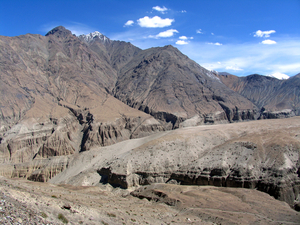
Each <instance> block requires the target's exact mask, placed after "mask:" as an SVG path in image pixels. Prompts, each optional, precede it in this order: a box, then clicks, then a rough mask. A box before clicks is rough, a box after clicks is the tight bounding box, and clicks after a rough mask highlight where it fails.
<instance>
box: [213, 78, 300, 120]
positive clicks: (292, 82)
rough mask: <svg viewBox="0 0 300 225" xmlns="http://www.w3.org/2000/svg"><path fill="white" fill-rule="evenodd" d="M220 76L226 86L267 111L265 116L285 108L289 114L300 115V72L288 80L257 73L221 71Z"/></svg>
mask: <svg viewBox="0 0 300 225" xmlns="http://www.w3.org/2000/svg"><path fill="white" fill-rule="evenodd" d="M218 78H220V80H222V82H223V83H224V84H225V85H226V86H228V87H229V88H231V89H232V90H234V91H235V92H237V93H239V94H241V95H242V96H244V97H245V98H247V99H249V100H250V101H252V102H253V103H254V104H255V105H256V106H257V107H258V108H260V109H262V112H264V111H266V112H265V116H267V114H269V113H272V112H277V111H283V110H285V112H288V113H287V114H288V116H292V115H300V77H299V74H298V75H296V76H294V77H290V78H289V79H287V80H279V79H276V78H272V77H268V76H262V75H257V74H253V75H249V76H247V77H237V76H234V75H230V74H225V75H222V73H220V74H219V75H218Z"/></svg>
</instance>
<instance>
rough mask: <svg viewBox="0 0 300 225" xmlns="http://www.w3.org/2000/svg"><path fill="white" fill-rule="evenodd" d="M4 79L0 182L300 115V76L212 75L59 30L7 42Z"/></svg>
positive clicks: (169, 50)
mask: <svg viewBox="0 0 300 225" xmlns="http://www.w3.org/2000/svg"><path fill="white" fill-rule="evenodd" d="M0 78H1V82H0V91H1V99H0V162H1V169H0V171H1V174H2V175H5V176H10V177H25V178H30V179H32V180H39V181H48V180H49V179H51V178H53V177H55V176H56V175H57V174H59V173H60V172H61V171H63V170H65V169H67V168H68V167H70V159H71V157H72V156H73V155H75V156H76V155H78V154H81V153H82V152H85V151H89V150H92V149H95V148H99V147H101V146H109V145H113V144H116V143H118V142H121V141H125V140H128V139H136V138H142V137H146V136H149V135H152V134H156V133H161V132H162V131H169V130H174V129H178V128H184V127H191V126H197V125H206V124H207V125H208V124H227V123H234V122H241V121H250V120H258V119H274V118H287V117H293V116H299V115H300V74H297V75H295V76H293V77H291V78H289V79H287V80H279V79H276V78H272V77H268V76H262V75H257V74H253V75H249V76H246V77H237V76H234V75H231V74H228V73H218V72H216V71H210V70H207V69H205V68H203V67H201V66H200V65H198V64H197V63H196V62H194V61H193V60H191V59H189V58H188V57H187V56H185V55H184V54H182V53H181V52H180V51H179V50H178V49H177V48H175V47H173V46H171V45H168V46H164V47H153V48H150V49H145V50H142V49H140V48H138V47H136V46H134V45H132V44H131V43H128V42H124V41H114V40H111V39H109V38H108V37H106V36H104V35H103V34H101V33H99V32H93V33H91V34H88V35H80V36H78V37H77V36H76V35H73V34H72V33H71V31H69V30H67V29H65V28H64V27H62V26H59V27H56V28H54V29H53V30H51V31H49V32H48V33H47V34H46V35H45V36H41V35H38V34H26V35H21V36H17V37H5V36H0ZM218 132H219V131H218ZM225 136H226V135H225ZM225 136H222V135H220V137H222V138H225V139H226V137H225ZM225 139H224V140H225ZM222 140H223V139H222ZM241 143H242V144H241V146H242V148H246V149H254V148H255V147H253V146H255V145H252V144H250V145H249V146H248V144H243V143H244V142H241ZM247 146H248V147H247ZM282 154H283V153H282ZM58 156H60V158H59V160H58V161H54V162H55V163H54V164H51V166H50V167H51V169H49V165H50V164H49V165H48V164H47V165H48V166H46V167H47V168H48V169H47V170H43V168H44V167H45V164H44V163H45V162H46V161H45V160H47V159H49V160H50V159H52V158H53V157H58ZM282 157H284V156H282ZM116 162H117V161H116ZM293 162H294V161H293ZM43 165H44V167H43ZM46 167H45V168H46ZM176 168H177V167H176ZM178 169H179V170H180V168H178ZM210 169H212V168H210ZM137 170H138V169H137ZM97 171H98V173H101V174H102V175H103V176H104V175H105V176H108V175H107V174H108V173H109V172H107V170H106V169H105V167H103V169H102V170H101V168H99V170H97ZM162 173H163V172H162ZM220 173H221V174H222V172H220ZM296 173H297V171H296V172H295V173H294V172H293V174H294V175H295V174H296ZM217 174H219V172H217ZM219 175H220V174H219ZM220 176H221V175H220ZM57 179H58V178H57ZM180 179H181V178H180ZM293 179H294V178H293ZM295 179H296V178H295ZM117 183H118V182H117ZM295 184H297V185H298V183H297V182H295ZM126 185H127V184H126ZM126 185H125V186H126ZM297 187H298V186H297ZM262 189H263V188H262ZM293 193H294V192H293ZM290 202H292V200H291V201H290ZM290 202H289V203H290Z"/></svg>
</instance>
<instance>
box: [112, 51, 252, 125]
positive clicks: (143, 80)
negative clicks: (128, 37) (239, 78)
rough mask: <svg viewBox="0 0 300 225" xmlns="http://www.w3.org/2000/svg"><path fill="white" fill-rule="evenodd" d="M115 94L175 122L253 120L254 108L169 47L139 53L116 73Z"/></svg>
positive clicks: (140, 107)
mask: <svg viewBox="0 0 300 225" xmlns="http://www.w3.org/2000/svg"><path fill="white" fill-rule="evenodd" d="M114 93H115V96H116V97H117V98H118V99H120V100H121V101H123V102H124V103H126V104H128V105H130V106H131V107H134V108H137V109H139V110H142V111H144V112H146V113H150V114H151V115H152V116H154V117H155V118H158V119H160V120H165V121H166V122H171V123H172V124H173V127H178V125H179V123H180V122H182V121H184V120H186V119H188V118H191V117H194V116H200V117H201V119H202V121H201V122H202V123H203V122H209V120H210V119H212V117H213V119H212V120H216V121H217V120H223V121H224V120H228V121H232V120H244V119H254V118H255V110H256V107H255V106H254V105H253V103H251V102H250V101H249V100H247V99H245V98H243V97H242V96H240V95H238V94H237V93H234V92H232V91H231V90H230V89H228V88H227V87H226V86H225V85H223V84H222V83H221V82H220V80H219V79H218V78H217V77H215V75H214V74H213V73H212V72H210V71H208V70H206V69H204V68H203V67H201V66H199V65H198V64H196V63H195V62H194V61H192V60H190V59H189V58H188V57H186V56H185V55H183V54H182V53H181V52H179V51H178V50H177V49H176V48H174V47H172V46H165V47H163V48H151V49H148V50H144V51H142V52H140V53H139V54H138V55H137V56H136V57H135V58H134V59H133V60H132V61H131V62H129V63H128V64H127V65H125V66H124V67H123V68H122V69H121V70H120V72H119V77H118V81H117V83H116V87H115V89H114Z"/></svg>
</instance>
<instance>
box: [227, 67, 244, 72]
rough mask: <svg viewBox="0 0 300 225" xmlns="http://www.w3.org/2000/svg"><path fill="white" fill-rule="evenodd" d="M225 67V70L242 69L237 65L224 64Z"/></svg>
mask: <svg viewBox="0 0 300 225" xmlns="http://www.w3.org/2000/svg"><path fill="white" fill-rule="evenodd" d="M225 69H226V70H229V71H230V70H233V71H239V70H243V69H241V68H239V67H237V66H226V67H225Z"/></svg>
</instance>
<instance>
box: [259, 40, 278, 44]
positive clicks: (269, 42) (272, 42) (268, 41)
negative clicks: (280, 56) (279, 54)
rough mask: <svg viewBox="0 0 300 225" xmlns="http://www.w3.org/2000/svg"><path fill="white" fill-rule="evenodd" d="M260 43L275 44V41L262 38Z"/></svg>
mask: <svg viewBox="0 0 300 225" xmlns="http://www.w3.org/2000/svg"><path fill="white" fill-rule="evenodd" d="M261 43H262V44H264V45H274V44H276V41H273V40H270V39H267V40H263V41H262V42H261Z"/></svg>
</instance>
